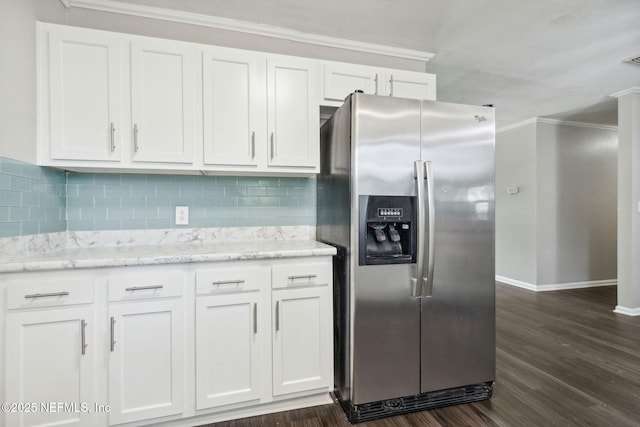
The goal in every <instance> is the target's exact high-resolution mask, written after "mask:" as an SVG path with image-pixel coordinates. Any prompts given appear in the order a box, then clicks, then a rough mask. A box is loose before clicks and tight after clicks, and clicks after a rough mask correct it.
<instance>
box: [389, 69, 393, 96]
mask: <svg viewBox="0 0 640 427" xmlns="http://www.w3.org/2000/svg"><path fill="white" fill-rule="evenodd" d="M389 96H393V74H391V77H389Z"/></svg>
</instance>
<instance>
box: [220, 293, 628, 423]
mask: <svg viewBox="0 0 640 427" xmlns="http://www.w3.org/2000/svg"><path fill="white" fill-rule="evenodd" d="M496 290H497V296H496V302H497V308H496V316H497V317H496V320H497V322H496V323H497V325H496V329H497V360H496V369H497V373H496V383H495V387H494V394H493V397H492V399H491V400H488V401H483V402H478V403H472V404H466V405H458V406H451V407H447V408H442V409H436V410H431V411H424V412H418V413H413V414H409V415H403V416H396V417H391V418H386V419H382V420H376V421H371V422H365V423H360V424H357V425H358V426H359V427H408V426H427V427H428V426H456V427H457V426H473V427H475V426H615V427H624V426H635V427H637V426H640V317H628V316H623V315H619V314H615V313H613V309H614V307H615V304H616V288H615V287H613V286H610V287H600V288H591V289H576V290H569V291H555V292H540V293H535V292H530V291H527V290H523V289H519V288H516V287H512V286H508V285H504V284H501V283H498V284H497V287H496ZM215 426H216V427H262V426H283V427H284V426H293V427H328V426H349V422H348V421H347V419H346V417H345V416H344V414H343V413H342V411H341V409H340V407H339V405H338V404H334V405H325V406H318V407H313V408H307V409H301V410H296V411H287V412H281V413H277V414H271V415H266V416H260V417H253V418H246V419H241V420H235V421H229V422H223V423H217V424H215Z"/></svg>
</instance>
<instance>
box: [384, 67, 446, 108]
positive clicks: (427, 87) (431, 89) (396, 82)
mask: <svg viewBox="0 0 640 427" xmlns="http://www.w3.org/2000/svg"><path fill="white" fill-rule="evenodd" d="M387 95H389V96H395V97H398V98H411V99H427V100H431V101H435V99H436V76H435V75H434V74H426V73H418V72H414V71H400V70H388V71H387Z"/></svg>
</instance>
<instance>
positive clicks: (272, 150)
mask: <svg viewBox="0 0 640 427" xmlns="http://www.w3.org/2000/svg"><path fill="white" fill-rule="evenodd" d="M273 139H274V135H273V132H271V136H270V137H269V141H270V143H269V147H270V151H271V153H270V157H271V160H273V157H274V156H275V151H276V148H275V144H274V141H273Z"/></svg>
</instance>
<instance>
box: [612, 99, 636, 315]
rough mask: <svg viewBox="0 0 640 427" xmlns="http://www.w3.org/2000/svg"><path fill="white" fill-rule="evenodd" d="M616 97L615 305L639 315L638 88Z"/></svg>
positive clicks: (618, 310)
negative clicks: (616, 216)
mask: <svg viewBox="0 0 640 427" xmlns="http://www.w3.org/2000/svg"><path fill="white" fill-rule="evenodd" d="M616 96H618V127H619V130H620V141H619V143H620V152H619V155H618V164H619V171H618V194H619V195H620V197H619V199H618V225H619V228H618V254H619V258H618V305H617V306H616V310H615V311H616V312H618V313H623V314H628V315H634V316H640V87H639V88H633V89H632V90H628V91H624V92H623V93H621V94H618V95H616Z"/></svg>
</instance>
